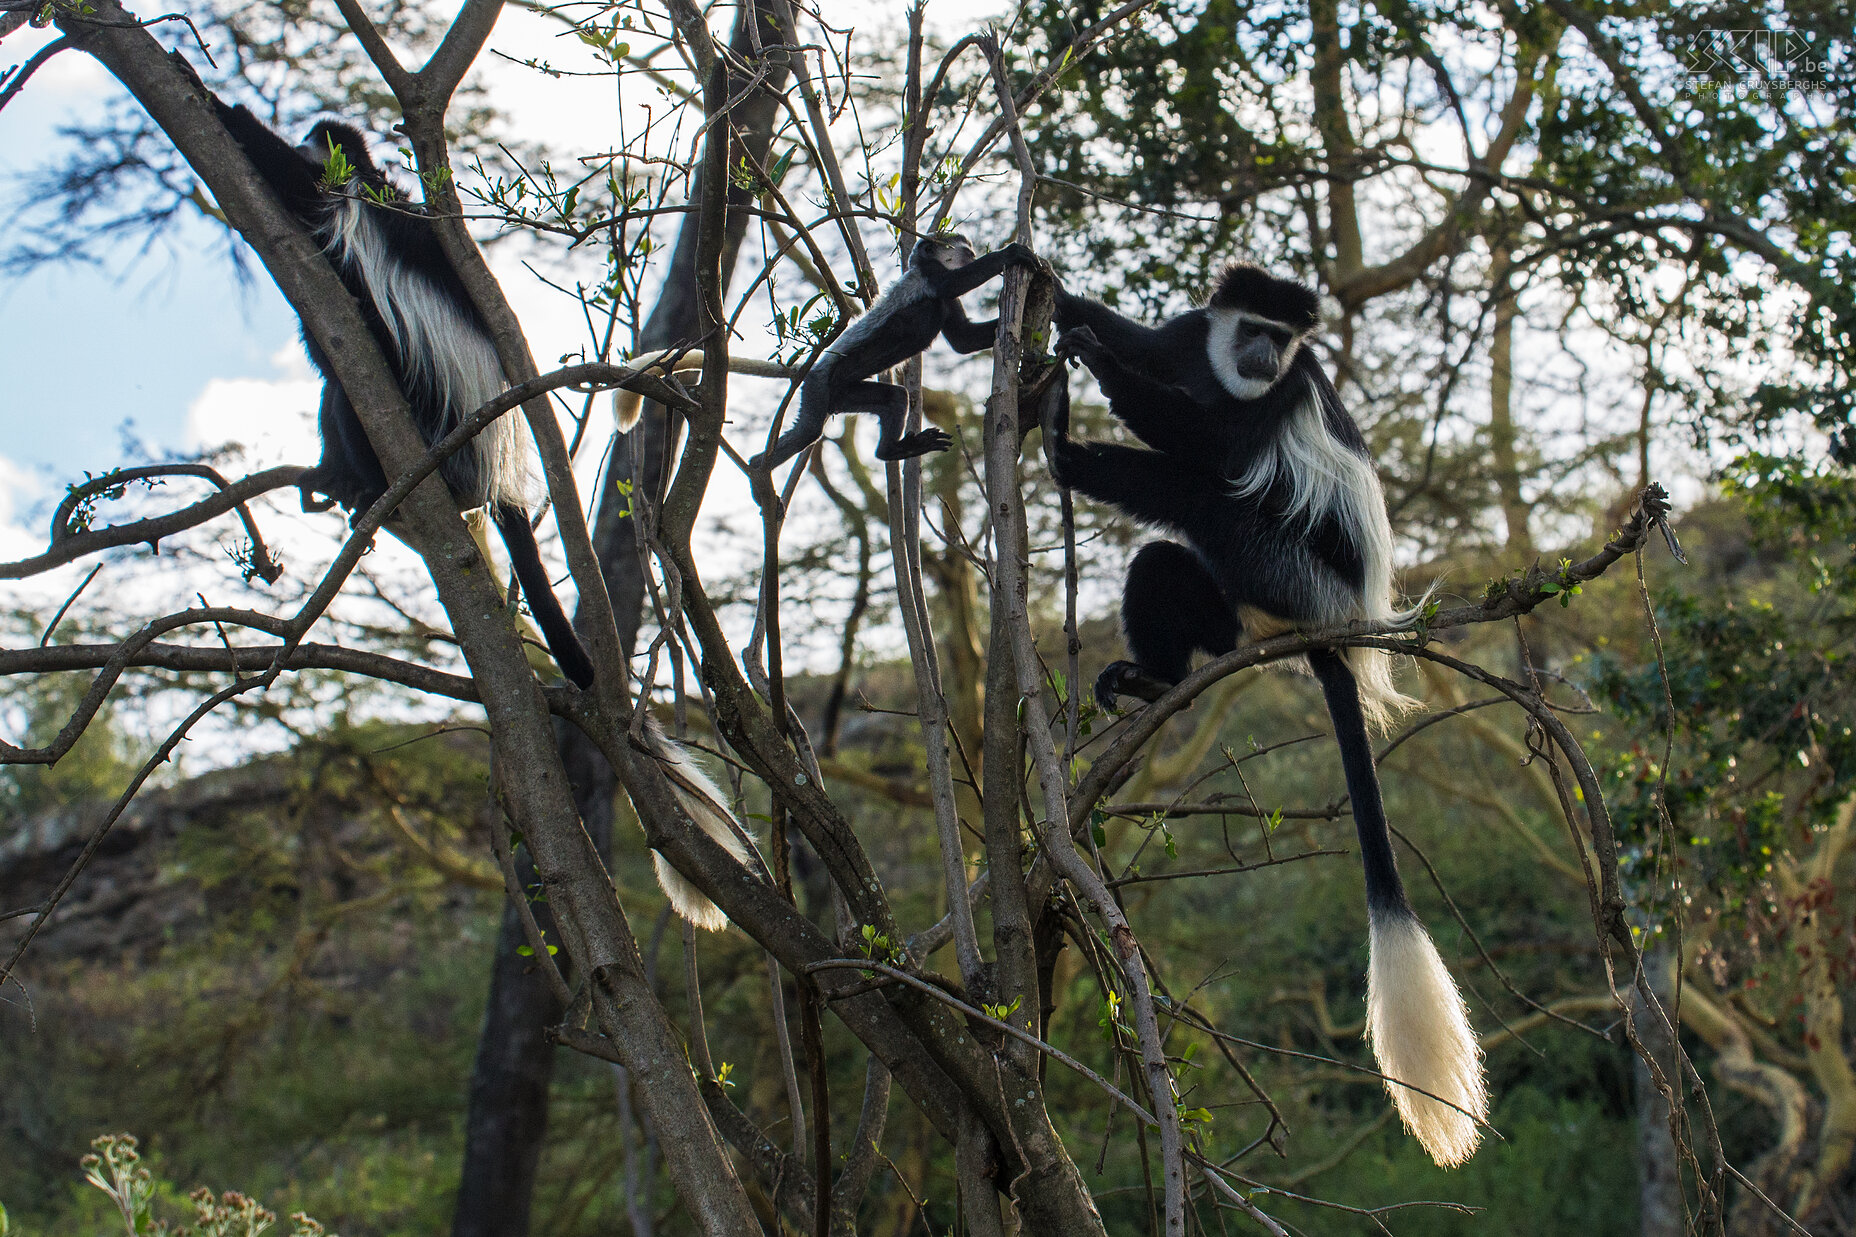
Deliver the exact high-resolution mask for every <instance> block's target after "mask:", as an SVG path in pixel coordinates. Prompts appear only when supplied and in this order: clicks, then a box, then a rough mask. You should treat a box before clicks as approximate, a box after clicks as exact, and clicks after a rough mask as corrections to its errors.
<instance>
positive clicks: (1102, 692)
mask: <svg viewBox="0 0 1856 1237" xmlns="http://www.w3.org/2000/svg"><path fill="white" fill-rule="evenodd" d="M1172 690H1173V684H1171V683H1169V682H1167V681H1166V680H1165V679H1163V678H1161V677H1159V676H1158V675H1156V674H1154V673H1153V671H1151V670H1144V669H1142V668H1141V667H1140V666H1137V665H1135V664H1134V663H1133V662H1131V661H1115V662H1110V663H1109V664H1108V666H1107V668H1106V669H1104V670H1103V671H1102V673H1101V674H1099V675H1097V676H1096V703H1097V704H1099V705H1101V706H1102V708H1103V709H1105V710H1107V711H1108V712H1110V713H1114V712H1118V711H1119V710H1118V708H1117V705H1118V703H1119V697H1120V696H1121V695H1122V694H1123V693H1126V694H1127V695H1130V696H1134V697H1136V698H1138V699H1140V700H1145V701H1146V702H1147V703H1148V704H1152V703H1153V702H1154V701H1156V700H1158V699H1160V697H1162V696H1164V695H1166V694H1167V693H1168V692H1169V691H1172Z"/></svg>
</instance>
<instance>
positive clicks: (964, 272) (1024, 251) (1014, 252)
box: [931, 241, 1038, 301]
mask: <svg viewBox="0 0 1856 1237" xmlns="http://www.w3.org/2000/svg"><path fill="white" fill-rule="evenodd" d="M1037 264H1038V256H1037V255H1036V254H1035V253H1032V252H1031V250H1030V249H1028V248H1027V247H1025V246H1024V245H1020V244H1019V243H1018V242H1016V241H1014V242H1012V243H1011V244H1010V245H1007V246H1006V247H1005V248H1004V249H995V250H993V251H992V252H991V253H989V254H983V255H981V256H980V257H977V258H975V259H973V261H971V262H969V263H967V264H966V265H965V266H957V267H955V268H954V269H953V270H951V271H944V272H943V273H942V274H940V275H936V276H933V277H932V280H931V282H932V283H933V285H934V291H935V295H936V296H939V297H940V298H941V299H942V300H944V301H945V300H951V299H953V298H954V297H957V296H965V295H966V294H967V293H969V292H971V291H973V289H975V288H977V287H979V286H980V285H981V284H983V283H985V282H986V281H987V280H989V279H997V278H998V277H999V276H1001V275H1003V274H1004V273H1005V268H1006V267H1008V266H1012V265H1018V266H1030V267H1036V266H1037Z"/></svg>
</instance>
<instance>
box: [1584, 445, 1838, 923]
mask: <svg viewBox="0 0 1856 1237" xmlns="http://www.w3.org/2000/svg"><path fill="white" fill-rule="evenodd" d="M1786 485H1787V486H1788V488H1787V489H1786V490H1785V491H1784V492H1765V491H1755V492H1754V495H1753V500H1752V501H1751V503H1750V504H1749V507H1748V509H1749V511H1750V513H1751V514H1752V515H1753V516H1754V520H1755V525H1754V526H1755V530H1756V544H1759V545H1763V546H1764V547H1765V548H1767V549H1768V550H1771V551H1773V552H1775V553H1776V554H1778V555H1779V556H1781V558H1782V561H1784V562H1786V563H1787V564H1788V565H1789V566H1790V568H1791V569H1792V574H1793V576H1794V578H1796V579H1798V580H1799V582H1800V583H1801V584H1802V585H1803V588H1802V589H1799V590H1796V591H1793V590H1790V589H1789V588H1787V587H1786V585H1785V582H1783V581H1781V585H1780V591H1779V592H1778V593H1776V594H1775V597H1777V598H1787V599H1789V600H1786V603H1785V604H1783V605H1780V604H1775V600H1774V599H1769V598H1767V597H1762V596H1761V595H1760V592H1763V591H1765V590H1763V589H1762V590H1760V592H1754V591H1737V590H1730V589H1722V590H1720V591H1718V592H1716V593H1714V594H1713V595H1711V596H1705V597H1704V596H1701V595H1697V594H1693V593H1687V592H1680V591H1673V590H1665V591H1664V592H1663V600H1662V604H1661V606H1660V607H1659V609H1658V613H1657V621H1658V623H1659V625H1660V627H1661V628H1662V634H1663V644H1664V655H1665V661H1666V664H1667V671H1668V696H1667V698H1665V695H1664V687H1663V678H1662V673H1661V672H1660V671H1659V669H1658V667H1657V665H1656V664H1655V662H1654V660H1653V659H1645V658H1643V657H1642V656H1641V655H1639V656H1637V657H1635V658H1632V657H1627V656H1625V655H1623V654H1621V653H1619V652H1617V651H1616V650H1606V651H1603V652H1601V653H1600V654H1599V655H1598V656H1596V657H1595V658H1594V659H1593V662H1592V670H1591V683H1592V686H1593V688H1594V690H1595V691H1596V692H1597V693H1598V694H1599V695H1600V696H1602V698H1603V699H1605V700H1606V701H1608V702H1609V703H1610V705H1611V707H1612V708H1613V709H1614V710H1615V711H1616V712H1617V713H1618V715H1619V716H1620V717H1621V718H1622V719H1623V720H1624V721H1625V722H1627V723H1628V724H1629V726H1630V730H1629V732H1628V734H1627V736H1626V742H1625V743H1624V745H1623V746H1622V747H1621V748H1620V750H1618V751H1617V752H1615V753H1614V755H1613V757H1612V761H1611V769H1610V785H1611V786H1613V787H1615V799H1614V801H1613V805H1612V818H1613V821H1614V823H1615V825H1616V826H1617V829H1618V835H1619V838H1620V840H1621V841H1622V842H1623V843H1624V846H1625V848H1624V851H1623V857H1624V862H1625V870H1626V873H1627V875H1629V876H1630V877H1631V878H1632V879H1633V882H1634V883H1635V884H1636V886H1637V890H1638V892H1639V895H1640V897H1641V899H1643V900H1645V909H1646V910H1648V911H1649V913H1650V914H1651V915H1652V917H1653V918H1663V917H1667V916H1670V915H1673V914H1674V912H1675V910H1676V909H1677V908H1676V907H1675V906H1674V905H1672V904H1671V903H1670V901H1669V890H1668V889H1667V882H1666V881H1659V880H1658V879H1656V875H1655V873H1656V870H1657V866H1658V865H1659V864H1660V863H1663V862H1665V861H1666V859H1667V857H1668V855H1669V845H1668V843H1667V842H1665V840H1664V839H1663V837H1662V830H1661V823H1660V818H1659V815H1658V811H1657V806H1656V800H1657V794H1658V792H1659V790H1660V791H1661V792H1662V793H1663V794H1664V796H1665V797H1666V800H1667V804H1668V812H1669V819H1670V822H1671V824H1672V825H1673V827H1674V837H1673V838H1672V839H1669V840H1668V841H1669V842H1673V844H1674V845H1675V846H1676V847H1678V848H1679V849H1680V853H1681V855H1682V861H1683V863H1684V864H1685V865H1686V866H1687V867H1688V869H1689V871H1690V873H1691V875H1690V876H1689V878H1688V879H1689V883H1690V884H1696V883H1699V884H1700V885H1701V887H1703V888H1705V889H1706V890H1707V891H1708V893H1709V894H1710V895H1711V898H1710V903H1711V905H1712V906H1713V907H1714V908H1716V909H1718V910H1719V911H1720V913H1722V914H1724V915H1726V916H1727V917H1728V919H1729V922H1730V923H1732V924H1733V925H1736V926H1738V927H1740V928H1745V927H1746V926H1747V915H1748V913H1749V912H1752V913H1753V914H1754V915H1755V917H1756V918H1757V917H1759V913H1760V911H1761V908H1762V907H1767V906H1769V905H1770V903H1769V894H1768V892H1767V890H1766V884H1767V881H1768V879H1769V877H1770V874H1771V872H1772V869H1773V864H1774V862H1775V860H1776V859H1778V858H1779V857H1780V856H1781V855H1783V854H1785V853H1787V852H1789V851H1793V850H1796V849H1798V848H1801V847H1802V848H1804V849H1807V850H1808V848H1809V847H1810V845H1811V831H1812V829H1813V828H1814V827H1817V826H1821V825H1823V824H1824V823H1826V822H1827V821H1828V819H1829V817H1830V814H1831V813H1832V812H1833V811H1834V810H1835V807H1836V805H1837V804H1838V803H1840V802H1841V801H1842V800H1843V799H1844V798H1846V797H1847V796H1848V795H1849V794H1850V793H1851V792H1852V790H1856V683H1853V682H1852V680H1853V678H1856V676H1853V675H1852V654H1853V653H1856V648H1853V647H1852V637H1853V636H1856V574H1852V572H1851V570H1850V565H1849V563H1850V550H1849V542H1848V541H1847V540H1846V539H1843V538H1844V537H1845V530H1846V529H1847V527H1848V523H1849V520H1850V518H1851V508H1850V504H1849V501H1848V499H1847V498H1846V497H1844V496H1840V495H1832V494H1830V493H1827V492H1825V491H1824V490H1822V489H1821V488H1819V487H1816V486H1812V485H1809V484H1807V483H1805V482H1803V481H1800V480H1799V479H1797V478H1795V477H1794V478H1791V479H1789V480H1788V481H1787V483H1786ZM1781 511H1782V512H1784V513H1785V514H1784V516H1783V517H1781V516H1780V515H1779V513H1780V512H1781ZM1813 512H1815V513H1817V515H1818V517H1819V518H1817V519H1814V520H1813V519H1809V518H1808V516H1809V515H1810V513H1813ZM1781 518H1783V521H1784V522H1783V523H1781V522H1780V520H1781ZM1832 544H1836V545H1839V547H1840V549H1839V552H1837V553H1834V554H1833V553H1831V552H1830V551H1829V549H1828V547H1829V546H1830V545H1832ZM1671 705H1673V707H1674V713H1673V715H1672V714H1671V712H1670V706H1671ZM1672 725H1673V726H1674V738H1675V743H1674V748H1673V752H1672V755H1671V758H1670V761H1669V764H1668V767H1667V768H1665V767H1664V765H1663V751H1664V747H1665V744H1666V742H1667V736H1668V734H1669V730H1670V727H1671V726H1672ZM1772 909H1776V907H1774V908H1772Z"/></svg>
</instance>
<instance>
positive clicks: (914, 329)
mask: <svg viewBox="0 0 1856 1237" xmlns="http://www.w3.org/2000/svg"><path fill="white" fill-rule="evenodd" d="M1014 263H1017V264H1018V265H1021V266H1029V267H1036V266H1037V263H1038V259H1037V255H1036V254H1034V253H1032V252H1031V250H1030V249H1028V248H1026V247H1025V246H1023V245H1020V244H1017V243H1013V244H1010V245H1007V246H1006V247H1005V248H1004V249H996V250H994V251H993V252H991V253H989V254H986V255H985V256H984V257H975V256H974V251H973V243H972V242H971V241H969V240H968V239H967V238H966V237H964V236H961V235H960V234H958V233H946V234H943V235H940V236H924V237H923V238H922V239H921V240H919V241H917V242H915V248H914V250H912V251H911V252H910V254H909V269H908V271H907V272H906V273H905V274H904V275H903V276H902V278H901V279H899V280H897V281H896V284H895V286H894V287H892V288H891V289H890V290H889V291H888V292H886V293H884V295H883V297H882V299H881V300H879V301H877V303H876V304H874V305H872V306H871V307H870V309H869V310H868V312H866V313H865V314H864V315H863V316H862V317H861V318H859V319H857V321H855V322H853V323H852V324H851V325H850V327H849V328H848V329H847V330H846V331H845V332H844V334H842V335H840V336H838V338H837V339H836V340H834V341H833V342H832V344H831V346H830V347H828V348H826V349H825V351H824V353H823V354H821V355H820V356H819V358H818V360H817V361H816V362H815V363H814V364H813V366H812V372H811V373H810V374H809V375H807V377H806V381H805V385H804V386H802V387H801V388H800V389H799V417H798V419H797V420H795V421H794V422H793V425H792V428H790V429H788V430H787V431H786V432H785V433H784V434H781V435H780V437H779V438H778V439H777V440H776V441H775V442H774V444H773V447H772V449H771V450H769V451H766V452H764V453H762V454H760V455H757V456H755V457H754V458H753V459H752V460H750V461H749V465H750V466H751V467H754V468H768V469H771V468H774V467H777V466H778V465H780V464H782V463H784V462H785V461H787V460H789V459H791V458H792V457H793V456H795V455H797V454H799V452H801V451H803V450H804V449H805V448H807V447H809V446H811V445H812V444H813V443H815V442H817V441H818V439H819V435H821V434H823V433H824V432H825V419H826V418H827V417H829V416H830V415H831V414H832V413H834V412H874V413H875V414H876V415H877V420H878V421H879V422H880V423H881V424H882V435H881V437H880V438H878V440H877V444H876V457H877V458H878V459H879V460H906V459H908V458H910V457H911V456H916V455H926V454H927V453H928V452H930V451H945V450H947V448H948V447H950V446H952V445H953V442H954V440H953V439H952V438H951V437H949V436H948V434H947V432H946V431H945V430H940V429H936V428H935V427H933V426H928V427H927V428H925V429H921V430H917V431H916V432H915V433H913V434H905V433H904V432H903V427H904V426H905V425H906V424H907V422H908V413H909V397H908V392H907V391H905V390H904V389H903V388H902V387H899V386H896V385H895V384H894V383H889V382H872V381H869V380H870V379H871V378H873V377H874V376H875V375H877V374H880V373H882V372H883V371H884V370H886V369H889V368H890V367H891V366H895V365H900V364H902V362H904V361H906V360H908V359H909V358H910V357H912V356H914V355H915V354H916V353H918V352H922V351H924V350H926V349H927V347H928V345H929V344H932V343H933V342H934V337H935V336H936V335H944V336H946V337H947V342H948V343H949V344H950V345H952V346H953V349H954V351H956V352H961V353H966V352H978V351H979V350H980V349H982V348H990V347H991V346H992V341H993V337H994V335H995V334H996V333H997V331H998V325H999V324H998V322H997V320H994V321H991V322H972V321H969V320H968V318H967V312H966V310H964V309H962V308H961V305H960V298H961V297H963V296H965V295H966V294H967V293H969V292H971V291H973V290H974V289H975V288H977V287H979V286H980V285H981V284H983V283H985V282H986V281H987V280H989V279H996V278H997V277H998V276H999V275H1001V274H1003V273H1004V271H1005V268H1006V267H1008V266H1011V265H1012V264H1014Z"/></svg>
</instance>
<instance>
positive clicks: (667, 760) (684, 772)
mask: <svg viewBox="0 0 1856 1237" xmlns="http://www.w3.org/2000/svg"><path fill="white" fill-rule="evenodd" d="M645 740H646V741H647V742H648V743H649V744H650V746H651V753H652V755H654V756H656V757H657V758H658V759H659V760H660V761H662V762H663V763H664V766H665V768H664V773H665V775H666V776H668V777H669V778H670V784H671V786H672V787H674V788H675V790H676V793H677V800H678V802H680V803H682V805H683V810H684V811H686V812H688V813H689V814H690V819H691V820H693V821H695V822H696V823H697V824H698V825H699V826H701V827H702V831H703V832H704V833H706V834H708V835H709V837H710V839H711V840H712V841H714V842H715V844H716V845H717V846H720V847H721V848H722V849H723V850H725V851H727V852H728V853H729V854H730V855H732V856H733V857H734V859H735V862H737V863H739V864H740V865H741V866H742V867H744V868H748V867H751V866H752V862H753V861H752V860H751V859H750V858H749V850H748V846H749V844H748V840H747V838H746V837H745V836H744V835H743V833H742V830H741V827H740V826H739V825H737V824H736V823H735V819H734V816H733V814H732V813H730V812H729V810H728V797H727V796H726V795H724V794H723V793H722V791H721V789H720V788H719V787H717V786H716V784H715V783H714V782H713V781H711V780H710V778H709V775H708V774H707V773H704V772H703V769H702V766H701V765H699V764H697V763H696V761H695V760H694V759H693V758H692V757H691V756H690V751H689V749H688V748H686V747H684V746H683V745H682V744H681V743H678V742H675V741H674V740H672V739H670V738H669V737H668V736H666V735H665V734H664V732H663V730H662V729H660V728H659V727H658V725H657V723H656V722H655V721H650V722H647V723H646V724H645ZM651 859H652V862H653V863H654V865H655V866H656V868H657V884H658V887H659V888H660V889H662V890H663V891H664V896H665V897H667V898H669V899H670V906H671V909H672V910H674V911H676V912H677V914H679V915H681V916H683V918H685V919H687V920H689V921H690V922H691V923H693V924H695V925H696V926H697V927H699V928H703V929H705V930H707V931H710V932H720V931H721V930H722V929H723V928H726V927H727V926H728V916H727V915H724V914H723V913H722V908H721V907H719V906H717V905H716V904H715V903H714V902H711V901H710V900H709V898H708V895H706V894H704V893H703V891H702V890H700V889H698V888H696V886H695V885H693V884H691V883H690V881H689V879H688V878H687V877H685V876H684V875H683V874H682V873H681V872H679V871H677V870H676V869H675V868H673V867H671V866H670V863H669V861H668V860H666V859H665V858H664V857H663V856H662V855H657V854H654V855H652V856H651Z"/></svg>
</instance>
